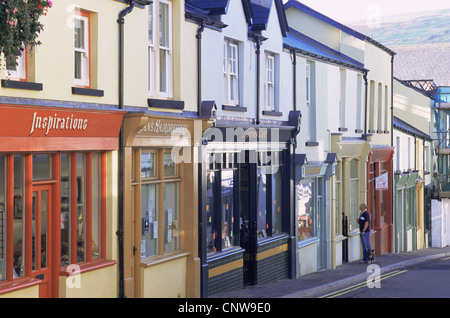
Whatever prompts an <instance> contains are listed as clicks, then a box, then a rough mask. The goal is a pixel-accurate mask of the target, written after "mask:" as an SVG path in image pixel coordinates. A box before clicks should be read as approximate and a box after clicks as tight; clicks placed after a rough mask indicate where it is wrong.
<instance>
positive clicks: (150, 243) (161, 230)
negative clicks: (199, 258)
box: [134, 149, 181, 258]
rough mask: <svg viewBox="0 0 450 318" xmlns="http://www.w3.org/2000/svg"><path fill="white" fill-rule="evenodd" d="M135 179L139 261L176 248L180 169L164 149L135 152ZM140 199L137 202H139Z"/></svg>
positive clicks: (178, 232) (177, 243)
mask: <svg viewBox="0 0 450 318" xmlns="http://www.w3.org/2000/svg"><path fill="white" fill-rule="evenodd" d="M134 156H135V157H137V158H140V159H139V160H137V161H136V160H135V162H136V163H138V167H137V171H139V175H137V176H135V179H136V182H135V184H134V186H135V189H136V190H135V193H136V195H137V197H136V198H137V200H138V201H139V202H136V204H137V206H140V219H141V226H140V228H141V246H140V249H141V258H147V257H152V256H159V255H164V254H166V253H170V252H174V251H176V250H178V249H179V248H180V223H179V220H180V195H181V193H180V191H181V190H180V188H181V187H180V182H181V178H180V175H181V174H180V173H181V172H180V166H179V165H177V164H176V163H175V162H174V160H173V159H172V157H171V153H170V151H165V150H164V149H155V150H153V149H143V150H141V149H137V150H135V152H134ZM139 197H140V199H139Z"/></svg>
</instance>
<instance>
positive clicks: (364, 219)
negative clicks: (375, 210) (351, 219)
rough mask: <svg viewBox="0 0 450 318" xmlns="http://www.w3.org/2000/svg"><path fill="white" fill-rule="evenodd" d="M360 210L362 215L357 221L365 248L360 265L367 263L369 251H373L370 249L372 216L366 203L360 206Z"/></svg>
mask: <svg viewBox="0 0 450 318" xmlns="http://www.w3.org/2000/svg"><path fill="white" fill-rule="evenodd" d="M359 209H360V210H361V214H360V215H359V217H358V218H356V219H357V221H358V223H359V232H360V237H361V245H362V248H363V259H362V260H360V263H367V261H368V259H367V256H368V254H369V251H370V250H371V247H370V225H369V223H370V214H369V212H367V205H366V204H365V203H361V205H360V206H359Z"/></svg>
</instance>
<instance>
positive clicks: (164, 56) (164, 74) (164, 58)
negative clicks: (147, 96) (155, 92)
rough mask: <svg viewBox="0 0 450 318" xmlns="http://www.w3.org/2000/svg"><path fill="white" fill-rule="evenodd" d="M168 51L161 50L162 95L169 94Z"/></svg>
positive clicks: (160, 74)
mask: <svg viewBox="0 0 450 318" xmlns="http://www.w3.org/2000/svg"><path fill="white" fill-rule="evenodd" d="M168 55H169V54H168V51H167V50H163V49H161V50H159V91H160V92H161V93H167V92H168V91H167V77H168V76H169V74H167V72H168V69H167V67H168V61H167V59H168V58H169V57H168Z"/></svg>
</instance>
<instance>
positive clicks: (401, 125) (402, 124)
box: [394, 116, 431, 140]
mask: <svg viewBox="0 0 450 318" xmlns="http://www.w3.org/2000/svg"><path fill="white" fill-rule="evenodd" d="M394 128H396V129H398V130H401V131H403V132H405V133H407V134H410V135H414V136H417V137H420V138H422V139H426V140H431V137H430V135H428V134H426V133H424V132H423V131H420V130H419V129H417V128H415V127H414V126H412V125H410V124H408V123H407V122H406V121H404V120H401V119H400V118H398V117H395V116H394Z"/></svg>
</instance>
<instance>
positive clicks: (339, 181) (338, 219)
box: [334, 161, 344, 236]
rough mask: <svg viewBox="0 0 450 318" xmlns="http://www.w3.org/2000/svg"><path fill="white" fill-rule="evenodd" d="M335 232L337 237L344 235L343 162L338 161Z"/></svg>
mask: <svg viewBox="0 0 450 318" xmlns="http://www.w3.org/2000/svg"><path fill="white" fill-rule="evenodd" d="M335 178H336V179H335V184H334V185H335V193H334V198H335V223H336V224H335V231H336V236H337V235H342V234H343V233H342V213H343V211H344V210H343V208H342V205H343V196H342V193H343V190H342V188H343V183H342V161H338V162H337V164H336V175H335Z"/></svg>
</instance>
